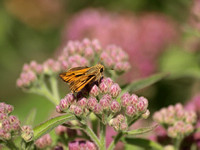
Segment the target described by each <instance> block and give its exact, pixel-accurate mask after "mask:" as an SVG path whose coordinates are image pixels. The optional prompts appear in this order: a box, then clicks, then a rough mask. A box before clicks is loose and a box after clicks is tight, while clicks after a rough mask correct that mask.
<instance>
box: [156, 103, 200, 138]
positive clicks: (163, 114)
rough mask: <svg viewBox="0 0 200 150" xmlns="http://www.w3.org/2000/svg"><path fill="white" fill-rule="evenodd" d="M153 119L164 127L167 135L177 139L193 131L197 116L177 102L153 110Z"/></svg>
mask: <svg viewBox="0 0 200 150" xmlns="http://www.w3.org/2000/svg"><path fill="white" fill-rule="evenodd" d="M153 119H154V121H156V122H158V123H159V124H161V125H163V127H165V129H166V130H167V135H168V136H169V137H171V138H177V139H178V138H183V137H185V136H187V135H189V134H191V133H192V132H193V131H194V125H195V124H196V121H197V116H196V113H195V112H194V111H186V110H184V108H183V106H182V105H181V104H180V103H178V104H176V105H175V106H172V105H170V106H169V107H167V108H162V109H161V110H160V111H158V112H155V113H154V115H153Z"/></svg>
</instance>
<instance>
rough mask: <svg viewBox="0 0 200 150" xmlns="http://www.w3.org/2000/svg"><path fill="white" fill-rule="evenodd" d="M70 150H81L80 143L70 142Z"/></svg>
mask: <svg viewBox="0 0 200 150" xmlns="http://www.w3.org/2000/svg"><path fill="white" fill-rule="evenodd" d="M68 148H69V150H79V149H80V148H79V143H78V142H77V141H73V142H69V144H68Z"/></svg>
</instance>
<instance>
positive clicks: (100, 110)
mask: <svg viewBox="0 0 200 150" xmlns="http://www.w3.org/2000/svg"><path fill="white" fill-rule="evenodd" d="M93 111H94V113H95V114H101V113H102V111H103V108H102V107H101V105H100V104H98V103H97V104H96V105H95V107H94V110H93Z"/></svg>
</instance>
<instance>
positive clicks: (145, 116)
mask: <svg viewBox="0 0 200 150" xmlns="http://www.w3.org/2000/svg"><path fill="white" fill-rule="evenodd" d="M149 115H150V111H149V110H148V109H147V110H146V112H145V113H144V114H142V118H144V119H147V118H148V117H149Z"/></svg>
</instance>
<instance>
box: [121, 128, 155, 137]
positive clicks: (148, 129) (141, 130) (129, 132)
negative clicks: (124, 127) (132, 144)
mask: <svg viewBox="0 0 200 150" xmlns="http://www.w3.org/2000/svg"><path fill="white" fill-rule="evenodd" d="M156 127H157V125H154V126H151V127H145V128H139V129H136V130H131V131H126V132H123V133H124V134H127V135H128V136H129V135H130V136H133V135H134V136H135V135H138V134H144V133H147V132H150V131H152V130H154V129H155V128H156Z"/></svg>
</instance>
